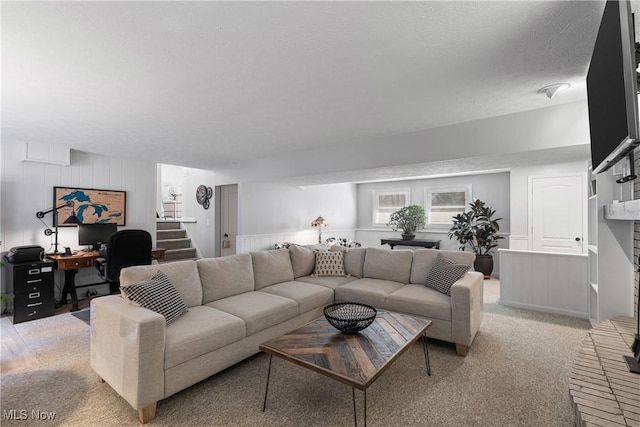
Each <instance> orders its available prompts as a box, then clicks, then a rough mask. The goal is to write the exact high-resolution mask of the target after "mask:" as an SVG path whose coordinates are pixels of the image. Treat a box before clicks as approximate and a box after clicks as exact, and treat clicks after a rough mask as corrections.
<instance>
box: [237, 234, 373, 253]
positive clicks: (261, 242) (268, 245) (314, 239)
mask: <svg viewBox="0 0 640 427" xmlns="http://www.w3.org/2000/svg"><path fill="white" fill-rule="evenodd" d="M354 235H355V231H354V230H331V231H328V230H323V231H322V241H323V242H324V241H325V240H326V239H328V238H329V237H342V238H345V239H348V240H356V239H354ZM356 241H358V240H356ZM278 242H290V243H296V244H298V245H313V244H317V243H318V232H317V231H316V230H309V231H307V230H305V231H298V232H292V233H278V234H254V235H239V236H237V237H236V253H245V252H254V251H263V250H267V249H273V248H274V246H275V244H276V243H278ZM363 246H364V245H363Z"/></svg>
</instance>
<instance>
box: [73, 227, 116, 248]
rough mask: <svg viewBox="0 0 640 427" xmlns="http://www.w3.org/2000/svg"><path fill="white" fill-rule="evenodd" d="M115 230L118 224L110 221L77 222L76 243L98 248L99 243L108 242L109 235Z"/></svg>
mask: <svg viewBox="0 0 640 427" xmlns="http://www.w3.org/2000/svg"><path fill="white" fill-rule="evenodd" d="M117 231H118V225H117V224H115V223H112V222H105V223H95V224H78V244H79V245H80V246H91V248H92V249H93V250H98V249H99V248H100V245H101V244H105V243H108V242H109V237H111V235H112V234H115V233H116V232H117Z"/></svg>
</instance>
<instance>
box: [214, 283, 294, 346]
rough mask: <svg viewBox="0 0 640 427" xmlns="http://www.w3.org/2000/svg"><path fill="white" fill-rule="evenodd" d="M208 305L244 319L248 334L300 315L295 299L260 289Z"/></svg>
mask: <svg viewBox="0 0 640 427" xmlns="http://www.w3.org/2000/svg"><path fill="white" fill-rule="evenodd" d="M207 306H208V307H213V308H217V309H218V310H222V311H224V312H226V313H229V314H232V315H234V316H236V317H239V318H241V319H242V320H244V322H245V324H246V326H247V336H249V335H253V334H255V333H256V332H259V331H261V330H263V329H267V328H270V327H271V326H274V325H277V324H278V323H282V322H284V321H286V320H289V319H292V318H294V317H296V316H297V315H298V303H297V302H295V301H294V300H292V299H289V298H284V297H281V296H279V295H273V294H268V293H265V292H258V291H255V292H246V293H244V294H239V295H234V296H232V297H227V298H223V299H220V300H218V301H213V302H210V303H208V304H207Z"/></svg>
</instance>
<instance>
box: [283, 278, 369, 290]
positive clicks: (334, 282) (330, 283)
mask: <svg viewBox="0 0 640 427" xmlns="http://www.w3.org/2000/svg"><path fill="white" fill-rule="evenodd" d="M354 280H358V278H357V277H349V276H322V277H313V276H302V277H298V278H297V279H296V280H295V281H296V282H305V283H313V284H314V285H320V286H324V287H325V288H329V289H335V288H337V287H338V286H340V285H344V284H345V283H349V282H353V281H354Z"/></svg>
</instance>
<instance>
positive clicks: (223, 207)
mask: <svg viewBox="0 0 640 427" xmlns="http://www.w3.org/2000/svg"><path fill="white" fill-rule="evenodd" d="M220 192H221V193H220V196H221V197H220V225H221V229H220V231H221V233H220V237H221V241H220V253H221V255H222V256H226V255H234V254H235V253H236V237H237V235H238V186H237V185H236V184H233V185H223V186H221V188H220Z"/></svg>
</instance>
